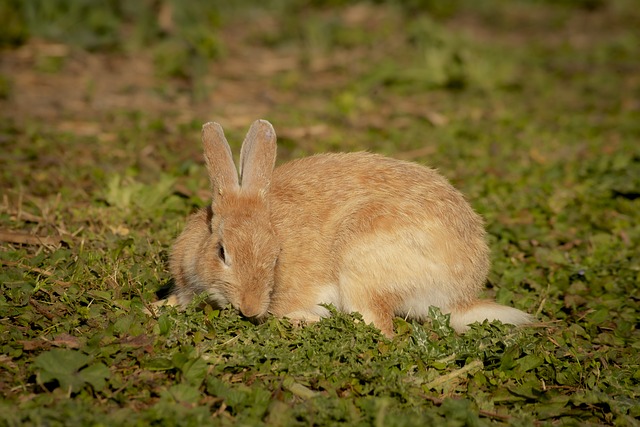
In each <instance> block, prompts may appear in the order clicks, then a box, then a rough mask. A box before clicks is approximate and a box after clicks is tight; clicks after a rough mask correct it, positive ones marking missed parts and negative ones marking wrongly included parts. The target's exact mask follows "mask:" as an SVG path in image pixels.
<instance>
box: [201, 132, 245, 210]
mask: <svg viewBox="0 0 640 427" xmlns="http://www.w3.org/2000/svg"><path fill="white" fill-rule="evenodd" d="M202 145H203V147H204V159H205V161H206V163H207V171H208V172H209V180H210V181H211V191H212V192H213V199H214V201H215V199H216V198H217V197H218V196H221V195H222V194H224V193H225V192H226V191H237V190H238V188H239V184H238V172H237V171H236V166H235V164H234V163H233V156H232V154H231V148H230V147H229V143H228V142H227V139H226V138H225V137H224V131H223V130H222V126H220V125H219V124H218V123H214V122H209V123H205V125H204V126H202Z"/></svg>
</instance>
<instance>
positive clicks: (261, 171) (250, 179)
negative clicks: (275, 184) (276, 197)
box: [240, 120, 277, 193]
mask: <svg viewBox="0 0 640 427" xmlns="http://www.w3.org/2000/svg"><path fill="white" fill-rule="evenodd" d="M276 151H277V148H276V131H275V130H274V129H273V126H271V123H269V122H268V121H266V120H256V121H255V122H253V124H252V125H251V127H250V128H249V132H248V133H247V136H246V137H245V139H244V142H243V143H242V149H241V150H240V181H241V185H242V188H243V190H249V191H258V192H262V193H266V191H267V190H268V189H269V185H270V184H271V175H272V174H273V167H274V165H275V163H276Z"/></svg>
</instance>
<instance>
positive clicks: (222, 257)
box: [218, 243, 227, 264]
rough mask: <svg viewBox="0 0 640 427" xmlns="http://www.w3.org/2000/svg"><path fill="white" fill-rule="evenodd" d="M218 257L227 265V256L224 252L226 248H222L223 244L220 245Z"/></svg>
mask: <svg viewBox="0 0 640 427" xmlns="http://www.w3.org/2000/svg"><path fill="white" fill-rule="evenodd" d="M218 257H219V258H220V260H222V262H224V263H225V264H226V263H227V254H226V253H225V251H224V246H222V243H218Z"/></svg>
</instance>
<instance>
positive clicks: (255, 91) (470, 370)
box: [0, 0, 640, 426]
mask: <svg viewBox="0 0 640 427" xmlns="http://www.w3.org/2000/svg"><path fill="white" fill-rule="evenodd" d="M27 4H28V6H27ZM65 4H66V2H29V3H23V2H15V1H9V2H6V3H3V4H2V6H0V11H2V13H1V14H0V15H1V16H2V17H4V18H3V19H8V21H7V22H9V23H10V24H11V25H8V24H7V25H1V22H0V28H3V30H0V32H1V37H0V42H1V44H2V46H3V49H4V50H3V52H2V55H3V62H2V63H0V111H2V113H1V115H0V148H1V149H2V152H3V154H2V157H0V189H1V198H0V240H1V241H0V265H1V266H2V267H1V270H0V289H1V291H0V348H1V350H0V426H2V425H7V426H14V425H43V426H44V425H47V426H52V425H118V426H120V425H152V424H155V425H268V426H278V425H282V426H289V425H301V426H303V425H336V424H344V425H363V426H364V425H375V426H382V425H384V426H395V425H397V426H404V425H407V426H409V425H432V426H466V425H470V426H476V425H493V424H498V425H500V424H502V425H521V426H528V425H549V426H552V425H576V426H577V425H580V426H582V425H617V426H636V425H638V424H639V422H638V421H637V420H638V418H640V374H639V372H640V332H639V331H638V324H639V320H640V316H639V314H638V306H639V303H640V294H639V292H638V283H639V282H640V257H639V254H640V244H639V242H640V197H639V195H640V143H639V142H638V141H640V79H639V77H638V76H640V59H639V58H640V34H639V33H638V29H637V22H638V21H639V20H640V13H639V12H638V9H637V7H635V3H634V2H633V1H625V0H615V1H611V2H600V1H569V0H567V1H563V2H530V1H524V0H523V1H515V2H510V3H508V4H503V3H502V2H498V1H488V2H482V3H476V2H467V1H462V0H460V1H455V2H449V3H448V6H443V4H444V3H439V2H431V1H420V0H416V1H412V2H407V3H404V4H402V3H400V2H394V1H386V2H383V1H379V2H374V3H367V2H356V1H346V0H343V1H313V2H309V3H305V2H297V1H293V0H280V1H276V0H273V1H269V2H267V3H266V5H265V6H263V7H260V8H256V7H252V6H250V3H249V2H236V3H234V5H233V6H231V5H226V6H222V5H221V6H220V7H211V6H209V2H198V1H195V2H191V3H189V5H190V6H189V9H185V8H184V7H183V6H180V4H179V3H178V2H168V1H167V2H164V1H161V2H155V3H153V4H152V3H151V2H140V3H139V5H138V6H135V7H134V6H127V5H128V4H129V2H118V1H113V2H87V1H83V2H76V3H74V6H65ZM136 4H137V3H136ZM167 5H169V6H167ZM166 7H169V8H172V10H171V12H172V16H173V19H172V20H169V21H166V20H164V21H162V22H163V23H164V24H159V22H161V20H158V19H156V18H157V17H158V16H159V14H160V13H161V10H163V8H166ZM165 13H166V11H165ZM81 18H87V19H81ZM167 22H169V23H167ZM163 25H164V27H163ZM96 64H97V65H96ZM71 89H73V90H71ZM256 118H266V119H268V120H270V121H271V122H272V123H273V124H274V126H275V129H276V132H277V133H278V134H279V138H280V139H279V141H280V145H279V161H281V162H282V161H286V160H288V159H290V158H294V157H300V156H304V155H308V154H311V153H315V152H322V151H329V150H333V151H337V150H344V151H353V150H359V149H367V150H371V151H375V152H380V153H384V154H388V155H391V156H396V157H400V158H405V159H411V160H414V161H418V162H420V163H424V164H428V165H430V166H434V167H437V168H438V169H439V170H440V171H441V173H443V174H444V175H445V176H447V177H448V178H449V179H451V181H452V182H453V183H454V184H455V185H456V186H457V187H458V188H460V189H461V190H462V191H463V192H464V193H465V194H466V195H467V196H468V198H469V200H470V202H471V204H472V205H473V206H474V208H476V209H477V210H478V211H479V212H480V213H482V215H483V216H484V217H485V219H486V223H487V229H488V232H489V241H490V245H491V250H492V257H493V266H492V270H491V273H490V276H489V281H488V284H487V291H486V292H485V294H486V296H487V297H495V298H496V299H497V300H498V301H500V302H502V303H504V304H508V305H512V306H515V307H518V308H521V309H523V310H526V311H528V312H530V313H532V314H534V315H535V316H536V317H537V318H538V319H539V320H540V321H541V325H539V326H538V327H534V328H522V329H515V328H512V327H510V326H506V325H499V324H483V325H476V326H474V327H473V328H472V329H471V331H470V332H468V333H467V334H465V335H457V334H455V333H454V332H453V331H452V330H451V328H450V327H449V325H448V319H447V318H446V316H443V315H442V314H440V313H439V312H437V311H436V310H434V312H433V316H432V320H431V322H427V323H425V324H415V323H407V322H405V321H404V320H402V319H396V323H395V326H396V331H397V335H396V337H395V338H394V339H393V340H388V339H386V338H384V337H383V336H381V335H380V334H379V332H378V331H377V330H375V329H374V328H373V327H371V326H368V325H365V324H364V323H363V322H362V321H361V318H360V317H359V315H357V314H355V315H345V314H340V313H334V316H333V317H331V318H328V319H325V320H323V321H321V322H319V323H318V324H313V325H309V326H306V327H302V328H297V327H293V326H292V325H290V324H289V322H288V321H286V320H280V319H269V320H268V321H267V322H265V323H264V324H261V325H254V324H251V323H249V322H247V321H245V320H243V319H242V318H241V317H240V316H238V315H237V314H236V313H234V312H233V311H232V310H221V311H217V310H211V309H210V308H206V309H204V310H198V309H196V308H195V307H196V305H195V304H194V305H193V306H192V307H191V308H189V309H188V310H187V311H186V312H179V311H176V310H175V309H173V308H166V309H163V310H161V311H160V313H159V314H158V315H157V316H155V317H150V316H148V315H146V314H145V308H146V307H148V306H149V304H150V303H152V302H153V301H155V300H156V299H157V298H158V295H157V293H158V292H159V291H162V290H163V289H166V287H167V286H169V285H170V276H169V273H168V270H167V258H168V253H169V251H170V248H171V245H172V242H173V240H174V239H175V237H176V236H177V234H178V233H179V232H180V230H181V228H182V226H183V224H184V221H185V218H186V216H187V215H188V214H189V213H190V212H191V211H193V210H194V209H195V208H196V207H199V206H203V205H205V204H206V203H207V199H208V194H207V189H208V182H207V177H206V172H205V170H204V165H203V161H202V158H201V153H200V142H199V132H200V126H201V124H202V123H203V122H205V121H208V120H217V121H220V122H221V123H222V124H223V126H224V127H225V130H226V131H227V134H228V138H229V140H230V142H231V144H232V146H233V147H234V149H235V150H237V149H238V143H239V141H240V140H241V138H242V137H243V135H244V133H245V132H246V129H247V128H248V126H249V124H250V123H251V122H252V121H253V120H254V119H256Z"/></svg>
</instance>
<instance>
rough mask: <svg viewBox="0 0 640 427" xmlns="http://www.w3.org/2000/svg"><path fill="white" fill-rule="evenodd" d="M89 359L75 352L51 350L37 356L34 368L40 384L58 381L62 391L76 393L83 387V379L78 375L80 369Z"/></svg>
mask: <svg viewBox="0 0 640 427" xmlns="http://www.w3.org/2000/svg"><path fill="white" fill-rule="evenodd" d="M90 359H91V358H90V357H89V356H87V355H86V354H84V353H80V352H79V351H76V350H63V349H53V350H49V351H47V352H45V353H42V354H41V355H39V356H38V357H37V358H36V359H35V361H34V366H35V368H36V369H37V370H38V378H39V381H40V382H41V383H48V382H50V381H54V380H56V381H58V383H59V384H60V387H62V388H63V389H71V391H78V390H80V389H81V388H82V386H83V385H84V379H83V378H82V377H81V376H79V375H78V371H79V370H80V368H82V367H83V366H85V365H86V364H87V363H88V362H89V360H90Z"/></svg>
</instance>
